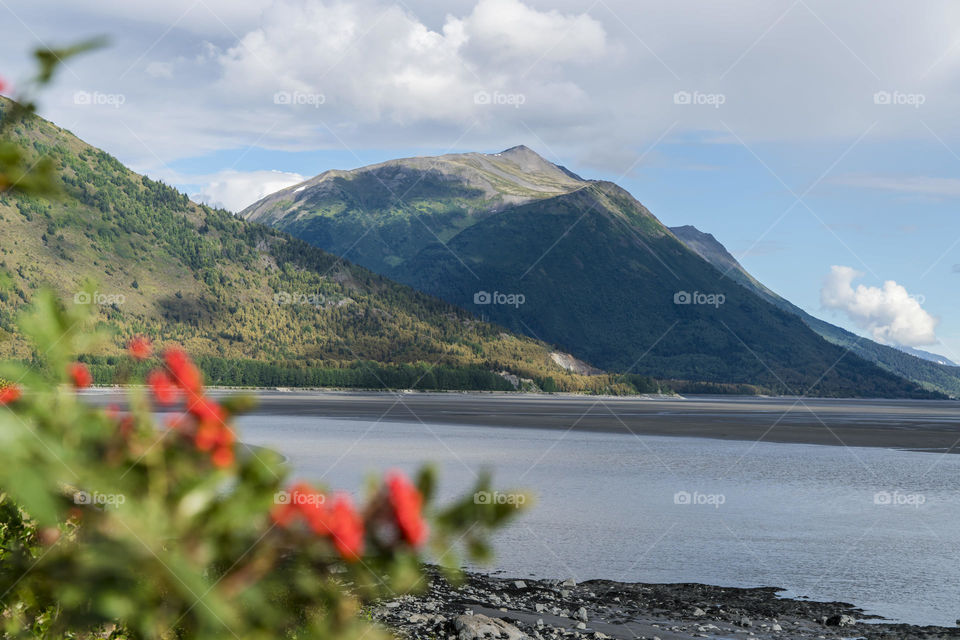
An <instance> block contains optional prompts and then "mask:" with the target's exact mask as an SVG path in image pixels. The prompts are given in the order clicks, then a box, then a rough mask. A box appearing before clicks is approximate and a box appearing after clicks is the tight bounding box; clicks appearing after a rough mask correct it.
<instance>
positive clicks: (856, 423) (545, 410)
mask: <svg viewBox="0 0 960 640" xmlns="http://www.w3.org/2000/svg"><path fill="white" fill-rule="evenodd" d="M229 393H235V392H231V391H225V390H212V391H211V394H212V395H217V396H219V395H225V394H229ZM252 393H253V394H254V395H256V396H257V398H258V400H259V403H258V407H257V409H256V410H255V411H254V414H262V415H290V416H316V417H328V418H340V419H343V418H346V419H360V420H379V421H385V422H396V421H402V422H421V421H422V422H424V423H430V424H437V423H441V424H459V425H484V426H494V427H524V428H537V429H560V430H567V429H572V430H578V431H603V432H612V433H632V434H636V435H657V436H683V437H700V438H718V439H723V440H749V441H766V442H792V443H803V444H822V445H838V446H843V445H845V446H851V447H888V448H905V449H917V450H929V451H941V452H951V453H953V452H960V402H958V401H951V400H885V399H832V398H790V397H777V398H768V397H739V396H738V397H718V396H692V397H686V398H675V397H598V396H573V395H546V394H509V393H419V392H415V393H410V392H396V393H393V392H363V391H357V392H351V391H301V390H296V391H278V390H256V391H253V392H252ZM85 396H86V397H87V398H88V400H89V401H90V402H92V403H95V404H104V405H105V404H108V403H110V402H117V401H118V400H120V399H121V392H119V391H113V390H109V389H101V390H95V391H91V392H88V393H86V394H85Z"/></svg>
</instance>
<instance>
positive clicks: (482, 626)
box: [453, 613, 527, 640]
mask: <svg viewBox="0 0 960 640" xmlns="http://www.w3.org/2000/svg"><path fill="white" fill-rule="evenodd" d="M453 629H454V631H456V632H457V638H458V640H526V638H527V635H526V634H524V633H523V632H522V631H520V629H517V628H516V627H515V626H513V625H512V624H510V623H509V622H504V621H503V620H500V619H499V618H490V617H487V616H485V615H482V614H479V613H478V614H476V615H472V616H467V615H463V616H457V617H456V618H454V620H453Z"/></svg>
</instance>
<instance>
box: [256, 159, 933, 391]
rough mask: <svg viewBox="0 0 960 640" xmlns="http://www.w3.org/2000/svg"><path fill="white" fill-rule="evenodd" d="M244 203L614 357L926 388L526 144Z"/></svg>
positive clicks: (484, 309)
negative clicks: (832, 339) (867, 357)
mask: <svg viewBox="0 0 960 640" xmlns="http://www.w3.org/2000/svg"><path fill="white" fill-rule="evenodd" d="M241 215H242V216H243V217H245V218H247V219H250V220H257V221H261V222H264V223H267V224H270V225H273V226H275V227H278V228H280V229H283V230H285V231H288V232H290V233H292V234H294V235H296V236H298V237H300V238H303V239H304V240H307V241H308V242H310V243H312V244H315V245H317V246H319V247H321V248H323V249H325V250H328V251H332V252H334V253H338V254H340V255H343V256H346V257H348V258H350V259H352V260H354V261H356V262H358V263H359V264H361V265H364V266H367V267H369V268H371V269H373V270H375V271H378V272H380V273H382V274H384V275H387V276H389V277H391V278H393V279H395V280H398V281H400V282H403V283H405V284H409V285H411V286H413V287H415V288H417V289H419V290H421V291H424V292H427V293H430V294H432V295H436V296H439V297H440V298H443V299H444V300H447V301H449V302H452V303H454V304H456V305H458V306H460V307H463V308H465V309H468V310H471V311H473V312H474V313H476V314H478V315H480V316H481V317H483V318H484V319H489V320H491V321H494V322H496V323H498V324H501V325H503V326H505V327H507V328H509V329H512V330H514V331H517V332H521V333H525V334H527V335H529V336H533V337H536V338H537V339H540V340H543V341H546V342H548V343H551V344H555V345H558V346H559V347H560V348H562V349H563V350H566V351H569V352H571V353H572V354H574V355H575V356H577V357H578V358H581V359H582V360H584V361H586V362H588V363H590V364H591V365H594V366H597V367H601V368H603V369H606V370H610V371H618V372H630V373H641V374H645V375H650V376H656V377H660V378H669V379H678V380H687V381H705V382H713V383H732V384H751V385H759V386H761V387H762V388H764V389H766V390H768V391H770V392H776V393H811V394H820V395H852V396H863V395H874V396H918V397H924V396H927V395H929V394H928V393H927V392H924V391H923V390H921V389H920V388H919V387H918V386H917V385H915V384H913V383H911V382H907V381H905V380H903V379H901V378H899V377H897V376H895V375H893V374H891V373H889V372H887V371H884V370H882V369H880V368H879V367H877V366H876V365H874V364H872V363H869V362H866V361H864V360H862V359H861V358H859V357H857V356H855V355H851V354H848V353H846V352H845V351H844V349H842V348H840V347H838V346H836V345H833V344H830V343H828V342H826V341H824V340H823V339H822V338H821V337H820V336H818V335H817V334H816V333H814V332H813V331H811V330H810V328H809V327H808V326H807V325H806V324H804V323H803V322H802V321H801V320H800V319H799V318H797V317H796V316H795V315H793V314H791V313H787V312H785V311H784V310H782V309H780V308H778V307H777V306H775V305H773V304H771V303H770V302H769V301H768V300H765V299H764V298H763V297H761V296H759V295H757V294H755V293H754V292H752V291H750V290H748V289H746V288H744V287H742V286H740V285H739V284H737V283H736V282H734V281H732V280H730V279H729V278H724V277H723V275H722V274H721V273H720V271H718V270H717V268H715V267H714V266H713V265H711V264H710V263H709V262H708V261H706V260H705V259H704V258H702V257H701V256H700V255H698V254H697V253H696V252H694V251H692V250H691V249H690V248H688V247H687V246H686V245H685V244H683V243H682V242H681V241H680V240H678V239H677V237H676V236H675V235H674V234H673V233H672V232H671V231H670V230H669V229H668V228H666V227H665V226H663V224H661V223H660V221H659V220H657V219H656V218H655V217H654V216H653V214H651V213H650V212H649V211H648V210H647V209H646V208H645V207H644V206H643V205H642V204H640V203H639V202H637V201H636V200H635V199H634V198H633V197H632V196H631V195H630V194H629V193H627V192H626V191H624V190H623V189H621V188H620V187H618V186H616V185H615V184H613V183H610V182H603V181H594V180H584V179H582V178H580V177H579V176H576V175H575V174H572V173H571V172H569V171H567V170H566V169H564V168H562V167H559V166H556V165H553V164H551V163H549V162H547V161H546V160H544V159H543V158H541V157H540V156H538V155H537V154H535V153H534V152H533V151H531V150H530V149H528V148H526V147H514V148H512V149H508V150H506V151H504V152H501V153H499V154H480V153H468V154H456V155H447V156H440V157H436V158H409V159H402V160H392V161H390V162H386V163H382V164H378V165H373V166H370V167H364V168H361V169H355V170H353V171H330V172H326V173H324V174H321V175H320V176H317V177H316V178H313V179H311V180H308V181H306V182H304V183H301V184H299V185H294V186H293V187H291V188H289V189H285V190H283V191H281V192H278V193H276V194H273V195H271V196H269V197H267V198H265V199H264V200H261V201H260V202H258V203H256V204H254V205H252V206H251V207H249V208H248V209H246V210H245V211H243V212H242V213H241Z"/></svg>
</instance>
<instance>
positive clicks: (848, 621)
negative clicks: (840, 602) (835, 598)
mask: <svg viewBox="0 0 960 640" xmlns="http://www.w3.org/2000/svg"><path fill="white" fill-rule="evenodd" d="M824 624H826V625H827V626H828V627H852V626H853V625H855V624H857V621H856V619H854V618H851V617H850V616H848V615H846V614H839V613H838V614H837V615H834V616H830V617H829V618H827V621H826V622H825V623H824Z"/></svg>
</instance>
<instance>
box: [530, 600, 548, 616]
mask: <svg viewBox="0 0 960 640" xmlns="http://www.w3.org/2000/svg"><path fill="white" fill-rule="evenodd" d="M533 608H534V609H536V610H537V613H543V612H544V611H546V609H547V607H546V606H545V605H543V604H541V603H539V602H538V603H537V604H535V605H533Z"/></svg>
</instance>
